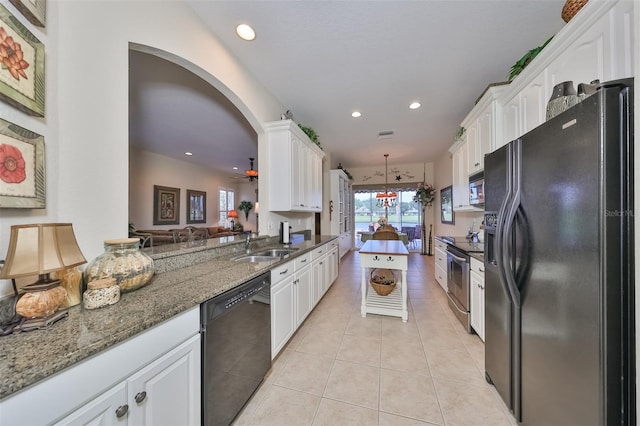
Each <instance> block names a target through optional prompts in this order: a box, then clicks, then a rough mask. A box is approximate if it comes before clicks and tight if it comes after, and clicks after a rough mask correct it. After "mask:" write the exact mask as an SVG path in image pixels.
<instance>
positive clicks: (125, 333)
mask: <svg viewBox="0 0 640 426" xmlns="http://www.w3.org/2000/svg"><path fill="white" fill-rule="evenodd" d="M335 238H337V237H335V236H312V237H311V238H310V239H309V240H305V241H303V242H301V243H298V244H293V245H292V247H296V248H299V250H297V251H295V252H294V253H293V254H292V255H291V256H290V257H288V258H285V259H283V260H277V261H271V262H264V263H239V262H233V261H232V260H231V258H232V257H233V256H235V255H238V254H239V253H242V252H243V251H244V239H243V238H238V237H235V238H234V237H230V238H229V239H228V240H226V241H210V240H207V241H203V242H195V243H191V244H189V243H183V244H182V245H179V244H175V245H170V246H161V247H159V248H158V249H155V250H145V252H146V253H148V254H150V255H151V257H152V258H153V259H154V263H155V268H156V274H155V275H154V277H153V278H152V280H151V282H150V283H149V284H147V285H146V286H144V287H142V288H140V289H138V290H135V291H133V292H129V293H123V294H122V297H121V299H120V301H119V302H118V303H116V304H114V305H111V306H107V307H103V308H100V309H95V310H86V309H84V307H82V305H77V306H74V307H72V308H70V309H69V316H68V317H67V318H65V319H62V320H60V321H58V322H57V323H55V324H53V325H52V326H51V327H50V328H49V329H46V330H35V331H29V332H23V333H16V334H11V335H8V336H3V337H0V399H3V398H6V397H8V396H10V395H11V394H12V393H14V392H17V391H19V390H21V389H23V388H25V387H27V386H30V385H33V384H35V383H37V382H39V381H41V380H43V379H46V378H47V377H49V376H50V375H52V374H55V373H57V372H59V371H62V370H63V369H65V368H68V367H71V366H73V365H74V364H76V363H78V362H80V361H82V360H84V359H86V358H88V357H90V356H92V355H95V354H97V353H99V352H101V351H104V350H105V349H108V348H109V347H111V346H113V345H115V344H117V343H120V342H122V341H124V340H126V339H129V338H131V337H134V336H135V335H137V334H139V333H141V332H143V331H144V330H146V329H148V328H151V327H153V326H155V325H157V324H159V323H161V322H163V321H166V320H168V319H170V318H171V317H173V316H175V315H178V314H180V313H182V312H184V311H186V310H189V309H190V308H193V307H194V306H197V305H199V304H200V303H202V302H204V301H206V300H208V299H210V298H212V297H214V296H216V295H218V294H220V293H223V292H225V291H226V290H229V289H231V288H233V287H235V286H237V285H239V284H242V283H243V282H246V281H247V280H249V279H251V278H254V277H256V276H258V275H260V274H262V273H264V272H266V271H268V270H270V269H271V268H273V267H274V266H276V265H279V264H281V263H284V262H288V261H289V260H291V259H293V258H295V257H297V256H299V255H302V254H304V253H306V252H308V251H310V250H312V249H314V248H315V247H317V246H319V245H322V244H325V243H328V242H329V241H331V240H333V239H335ZM216 240H220V239H216ZM253 244H255V245H256V247H255V248H254V250H255V249H257V248H266V247H274V246H277V237H275V238H274V237H264V238H263V237H260V238H258V239H257V240H256V241H255V242H254V243H253ZM176 246H178V247H176ZM176 248H178V249H179V250H177V251H176Z"/></svg>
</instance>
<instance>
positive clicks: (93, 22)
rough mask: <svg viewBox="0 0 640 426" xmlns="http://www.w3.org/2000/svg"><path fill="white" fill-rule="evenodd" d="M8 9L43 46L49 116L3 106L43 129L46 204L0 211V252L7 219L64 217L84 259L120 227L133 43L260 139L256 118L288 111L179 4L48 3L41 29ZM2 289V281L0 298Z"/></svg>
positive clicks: (123, 223)
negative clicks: (179, 71) (181, 73)
mask: <svg viewBox="0 0 640 426" xmlns="http://www.w3.org/2000/svg"><path fill="white" fill-rule="evenodd" d="M4 3H5V2H3V4H4ZM6 7H7V8H9V9H10V10H11V11H12V12H13V13H14V14H15V15H16V16H17V17H18V18H19V19H20V21H21V22H22V23H24V24H25V25H26V26H27V28H29V29H30V30H31V31H32V32H33V33H34V34H35V35H36V36H37V37H38V38H39V39H40V40H41V41H42V42H43V43H44V44H45V51H46V60H47V63H46V72H47V88H46V92H47V96H46V117H45V118H44V119H36V118H32V117H29V116H27V115H24V114H22V113H20V112H18V111H14V110H13V109H12V108H9V107H7V106H6V105H4V104H3V105H2V117H3V118H5V119H8V120H9V121H13V122H15V123H16V124H19V125H21V126H23V127H26V128H28V129H30V130H33V131H35V132H38V133H40V134H43V135H44V136H45V144H46V148H45V153H46V158H47V160H46V161H47V163H46V168H47V209H46V210H16V211H13V210H8V209H2V211H0V215H1V216H0V258H4V257H5V254H6V249H7V241H8V235H9V225H12V224H20V223H33V222H56V221H65V222H71V223H73V226H74V230H75V233H76V237H77V239H78V243H79V245H80V248H81V250H82V252H83V253H84V255H85V257H86V258H87V260H90V259H92V258H94V257H96V256H97V255H98V254H100V253H102V245H103V240H105V239H108V238H112V237H113V236H114V235H123V234H125V233H126V232H127V224H128V219H129V207H128V192H129V191H128V182H129V173H128V169H129V162H128V156H129V154H128V153H129V134H128V122H129V112H128V102H129V93H128V91H129V85H128V76H129V72H128V60H129V48H130V43H133V44H134V45H135V46H134V47H135V48H137V49H140V50H144V49H146V48H145V46H150V48H149V49H148V50H147V51H150V52H153V51H155V50H156V49H157V51H155V52H153V53H156V54H158V55H159V56H162V57H164V58H165V59H168V60H172V61H174V62H177V63H179V64H180V65H182V66H184V67H185V68H187V69H189V70H191V71H192V72H195V73H196V74H197V75H199V76H200V77H201V78H203V79H204V80H206V81H208V82H209V83H211V84H212V85H213V86H214V87H216V89H218V90H219V91H220V92H222V93H223V94H224V95H225V96H226V97H227V98H229V100H230V101H231V102H232V103H233V104H234V105H235V106H236V107H237V108H238V110H239V111H240V112H241V113H242V114H243V115H244V116H245V118H246V119H247V121H248V122H249V123H250V124H251V126H252V127H253V128H254V129H255V130H256V133H257V134H258V144H259V145H260V143H261V139H262V138H263V135H264V129H263V128H262V123H265V122H268V121H273V120H277V119H279V117H280V114H281V112H282V111H285V110H286V108H284V107H283V106H282V105H281V104H280V103H279V102H278V101H277V100H276V99H275V98H274V97H273V95H271V94H270V93H269V92H267V90H266V89H265V88H264V87H263V86H262V85H261V84H260V83H259V82H258V81H257V80H256V79H255V78H254V77H253V75H252V74H251V73H250V72H249V71H248V70H246V69H244V68H243V67H242V66H241V65H240V64H239V63H238V62H237V60H236V59H235V57H234V56H233V54H232V53H231V52H229V51H227V50H226V49H225V48H224V47H223V46H222V45H221V44H220V42H219V41H218V40H217V39H216V38H215V36H213V35H212V34H211V33H210V32H209V31H208V30H207V29H206V28H205V27H204V26H203V24H202V23H201V22H200V20H199V19H198V17H197V16H195V15H194V13H193V12H192V11H191V9H189V8H188V7H187V6H185V5H184V4H182V3H180V2H175V1H173V2H162V1H158V2H148V1H147V2H135V1H127V2H124V1H110V0H96V1H84V2H80V1H49V2H47V27H46V28H45V29H42V30H41V29H37V28H34V27H33V26H31V25H29V24H28V22H27V21H26V20H25V19H22V15H20V14H19V13H18V12H17V11H16V10H15V8H13V7H11V5H10V4H7V5H6ZM261 218H262V215H261ZM9 289H10V283H9V282H8V281H6V280H5V281H3V282H2V283H0V296H1V295H4V294H7V292H8V291H9Z"/></svg>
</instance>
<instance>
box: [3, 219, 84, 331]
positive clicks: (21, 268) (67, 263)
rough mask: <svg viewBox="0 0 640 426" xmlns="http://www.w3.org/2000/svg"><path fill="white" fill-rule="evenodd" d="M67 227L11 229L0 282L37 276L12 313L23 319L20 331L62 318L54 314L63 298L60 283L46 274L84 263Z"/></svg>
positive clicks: (59, 313)
mask: <svg viewBox="0 0 640 426" xmlns="http://www.w3.org/2000/svg"><path fill="white" fill-rule="evenodd" d="M86 262H87V261H86V259H85V258H84V256H83V255H82V253H81V252H80V248H79V247H78V243H77V241H76V237H75V234H74V233H73V227H72V225H71V224H70V223H41V224H30V225H13V226H12V227H11V236H10V239H9V249H8V250H7V259H6V261H5V264H4V266H3V267H2V270H0V278H20V277H27V276H32V275H36V274H37V275H38V280H37V281H36V282H34V283H32V284H29V285H26V286H24V287H23V288H22V290H23V291H24V294H23V295H22V296H21V297H20V299H18V302H17V303H16V313H18V314H19V315H21V316H22V317H24V318H26V319H27V320H26V323H25V324H23V326H22V328H23V330H28V329H35V328H41V327H46V326H48V325H51V324H52V323H53V322H55V321H57V320H59V319H60V318H63V317H64V316H66V314H67V312H57V311H58V308H59V307H60V305H61V304H62V303H63V302H64V300H65V297H66V294H67V292H66V290H65V289H64V288H63V287H61V286H60V280H53V279H51V277H50V276H49V273H51V272H54V271H60V270H63V269H67V268H71V267H74V266H78V265H81V264H83V263H86ZM29 323H30V324H29Z"/></svg>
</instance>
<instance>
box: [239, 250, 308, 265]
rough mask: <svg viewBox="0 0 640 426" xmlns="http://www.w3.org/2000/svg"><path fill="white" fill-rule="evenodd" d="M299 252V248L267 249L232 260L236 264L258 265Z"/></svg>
mask: <svg viewBox="0 0 640 426" xmlns="http://www.w3.org/2000/svg"><path fill="white" fill-rule="evenodd" d="M296 250H298V249H297V248H274V249H265V250H259V251H254V252H250V253H247V254H242V255H240V256H236V257H234V258H232V259H231V260H233V261H234V262H249V263H258V262H271V261H274V260H280V259H282V258H283V257H287V256H289V255H290V254H291V253H293V252H294V251H296Z"/></svg>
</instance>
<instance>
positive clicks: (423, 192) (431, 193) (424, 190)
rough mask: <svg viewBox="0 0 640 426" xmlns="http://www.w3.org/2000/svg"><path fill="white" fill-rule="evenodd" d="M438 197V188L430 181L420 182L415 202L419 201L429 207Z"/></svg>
mask: <svg viewBox="0 0 640 426" xmlns="http://www.w3.org/2000/svg"><path fill="white" fill-rule="evenodd" d="M435 198H436V189H435V188H434V187H433V186H431V185H429V184H428V183H422V182H421V183H419V184H418V189H417V190H416V195H414V197H413V202H414V203H419V204H421V205H422V207H427V206H430V205H432V204H433V201H434V200H435Z"/></svg>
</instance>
